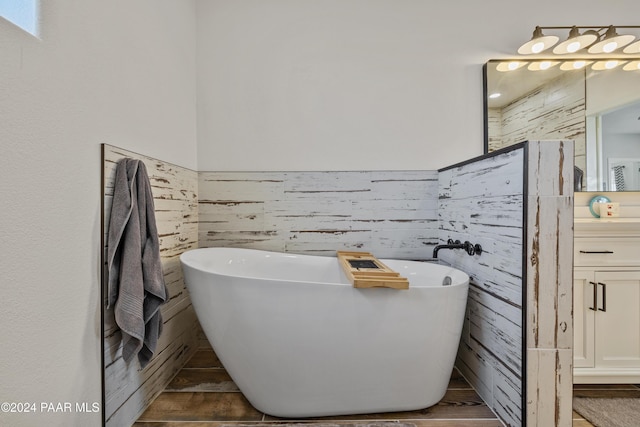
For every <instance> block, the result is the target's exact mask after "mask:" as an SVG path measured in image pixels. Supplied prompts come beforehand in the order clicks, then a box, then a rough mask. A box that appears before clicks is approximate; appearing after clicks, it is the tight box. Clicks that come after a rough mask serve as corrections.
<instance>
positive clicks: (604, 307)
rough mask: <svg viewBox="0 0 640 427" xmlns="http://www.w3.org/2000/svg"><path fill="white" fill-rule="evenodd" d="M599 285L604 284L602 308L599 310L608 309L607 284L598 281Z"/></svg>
mask: <svg viewBox="0 0 640 427" xmlns="http://www.w3.org/2000/svg"><path fill="white" fill-rule="evenodd" d="M598 285H602V308H598V310H600V311H607V284H606V283H600V282H598Z"/></svg>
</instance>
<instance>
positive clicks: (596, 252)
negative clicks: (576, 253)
mask: <svg viewBox="0 0 640 427" xmlns="http://www.w3.org/2000/svg"><path fill="white" fill-rule="evenodd" d="M580 253H581V254H612V253H613V251H580Z"/></svg>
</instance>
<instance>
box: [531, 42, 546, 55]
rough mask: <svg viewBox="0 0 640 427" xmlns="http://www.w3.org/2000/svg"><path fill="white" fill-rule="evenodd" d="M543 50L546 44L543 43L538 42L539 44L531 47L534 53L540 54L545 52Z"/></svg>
mask: <svg viewBox="0 0 640 427" xmlns="http://www.w3.org/2000/svg"><path fill="white" fill-rule="evenodd" d="M543 49H544V43H542V42H538V43H536V44H534V45H533V46H531V51H532V52H533V53H540V52H542V51H543Z"/></svg>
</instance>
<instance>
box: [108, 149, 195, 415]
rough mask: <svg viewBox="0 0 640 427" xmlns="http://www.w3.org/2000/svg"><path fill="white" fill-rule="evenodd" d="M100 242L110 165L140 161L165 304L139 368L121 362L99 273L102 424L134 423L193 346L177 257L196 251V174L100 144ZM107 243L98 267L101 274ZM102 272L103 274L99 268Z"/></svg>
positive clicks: (188, 304)
mask: <svg viewBox="0 0 640 427" xmlns="http://www.w3.org/2000/svg"><path fill="white" fill-rule="evenodd" d="M102 150H103V207H102V208H103V243H106V233H107V230H108V224H109V213H110V211H111V199H112V195H113V179H114V176H115V165H116V163H117V161H118V160H120V159H121V158H124V157H129V158H134V159H138V160H142V161H143V162H144V164H145V166H146V167H147V172H148V175H149V180H150V181H151V187H152V193H153V199H154V204H155V213H156V223H157V227H158V234H159V235H160V256H161V260H162V269H163V273H164V278H165V283H166V285H167V288H168V290H169V296H170V299H169V301H168V302H167V303H166V304H165V305H163V306H162V308H161V310H162V317H163V331H162V334H161V335H160V339H159V340H158V345H157V348H156V353H155V355H154V357H153V359H151V362H150V363H149V364H148V365H147V366H146V367H145V368H144V369H140V365H139V364H138V361H137V359H134V360H133V361H132V362H131V363H129V364H128V365H127V364H126V363H125V362H124V360H123V359H122V348H121V342H120V339H121V334H120V330H119V328H118V326H117V325H116V323H115V320H114V316H113V309H107V308H106V302H107V299H106V289H105V288H106V286H105V285H104V283H106V273H105V274H103V294H102V296H103V317H104V320H103V335H104V339H103V345H104V354H103V357H104V366H103V375H104V380H103V381H104V384H103V386H104V402H103V403H104V404H103V414H104V421H105V422H106V425H107V426H118V427H120V426H127V425H131V424H133V423H134V422H135V420H136V419H137V418H138V417H139V415H140V414H141V413H142V412H143V411H144V409H146V407H147V406H148V405H149V403H151V401H152V400H153V399H154V398H155V397H156V396H157V395H158V394H159V393H160V392H161V391H162V390H163V389H164V388H165V387H166V385H167V384H168V383H169V382H170V381H171V379H172V378H173V377H174V376H175V374H176V373H177V372H178V370H180V369H181V368H182V367H183V366H184V364H185V363H186V362H187V361H188V360H189V359H190V358H191V356H192V355H193V354H194V352H195V351H196V350H197V348H198V337H197V331H198V329H199V324H198V321H197V319H196V316H195V312H194V310H193V307H192V305H191V300H190V298H189V294H188V292H187V289H186V287H185V284H184V280H183V277H182V268H181V266H180V261H179V257H180V254H181V253H182V252H184V251H186V250H188V249H192V248H196V247H198V200H197V187H198V176H197V172H195V171H192V170H189V169H185V168H182V167H179V166H176V165H173V164H170V163H167V162H163V161H161V160H158V159H154V158H151V157H147V156H143V155H140V154H137V153H133V152H131V151H127V150H124V149H120V148H117V147H113V146H110V145H106V144H105V145H103V146H102ZM105 251H106V245H104V244H103V248H102V259H103V262H102V266H103V269H105V270H106V254H105ZM103 271H104V270H103Z"/></svg>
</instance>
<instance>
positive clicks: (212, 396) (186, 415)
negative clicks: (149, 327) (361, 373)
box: [133, 347, 640, 427]
mask: <svg viewBox="0 0 640 427" xmlns="http://www.w3.org/2000/svg"><path fill="white" fill-rule="evenodd" d="M574 395H575V396H590V397H596V396H603V397H604V396H608V397H636V396H637V397H638V398H640V386H636V385H625V384H621V385H587V384H585V385H575V386H574ZM283 423H295V424H301V423H314V424H320V423H322V424H323V427H327V425H328V424H330V426H331V427H355V426H356V424H357V425H362V424H369V425H375V426H376V427H394V426H398V427H406V425H407V424H410V425H411V426H412V427H413V426H415V427H454V426H455V427H502V426H503V423H502V422H501V421H500V420H499V419H498V418H497V417H496V415H495V414H494V413H493V412H492V411H491V409H490V408H489V407H488V406H487V405H486V404H485V403H484V402H483V400H482V399H481V398H480V396H478V394H477V393H476V392H475V390H474V389H473V388H472V387H471V386H470V385H469V383H467V381H466V380H465V379H464V378H463V377H462V376H461V375H460V374H459V373H458V371H456V370H455V369H454V371H453V373H452V375H451V380H450V381H449V387H448V389H447V393H446V394H445V396H444V398H443V399H442V401H440V402H439V403H438V404H437V405H434V406H432V407H430V408H426V409H422V410H418V411H409V412H395V413H384V414H366V415H349V416H339V417H322V418H307V419H300V420H292V419H284V418H276V417H272V416H270V415H267V414H264V413H262V412H260V411H258V410H257V409H255V408H254V407H253V406H251V404H250V403H249V402H248V401H247V400H246V399H245V397H244V396H243V395H242V393H240V390H238V388H237V387H236V385H235V383H234V382H233V380H231V378H230V377H229V375H228V374H227V371H226V370H225V369H224V367H223V366H222V363H220V360H218V358H217V356H216V355H215V353H214V352H213V350H212V349H211V348H210V347H209V348H206V347H205V348H201V349H199V350H198V351H197V352H196V354H195V355H194V356H193V357H192V358H191V360H190V361H189V362H188V363H187V364H186V365H185V367H184V368H183V369H182V370H181V371H180V372H179V373H178V375H176V377H175V378H174V379H173V381H171V383H170V384H169V385H168V386H167V388H166V389H165V390H164V391H163V392H162V393H161V394H160V395H159V396H158V397H157V398H156V399H155V400H154V401H153V402H152V403H151V405H150V406H149V408H148V409H147V410H146V411H145V412H144V413H143V414H142V415H141V416H140V418H139V419H138V421H137V422H136V423H135V424H134V425H133V426H134V427H220V426H222V424H226V425H229V424H234V425H236V426H237V427H239V425H241V424H247V425H251V426H253V427H257V424H260V425H261V426H264V425H266V424H272V425H273V426H274V427H277V425H278V424H283ZM385 423H394V424H389V425H388V426H385V425H384V424H385ZM573 427H594V426H593V424H591V423H590V422H589V421H587V420H585V419H584V418H583V417H582V416H581V415H580V414H578V413H577V412H575V411H574V412H573Z"/></svg>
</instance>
